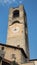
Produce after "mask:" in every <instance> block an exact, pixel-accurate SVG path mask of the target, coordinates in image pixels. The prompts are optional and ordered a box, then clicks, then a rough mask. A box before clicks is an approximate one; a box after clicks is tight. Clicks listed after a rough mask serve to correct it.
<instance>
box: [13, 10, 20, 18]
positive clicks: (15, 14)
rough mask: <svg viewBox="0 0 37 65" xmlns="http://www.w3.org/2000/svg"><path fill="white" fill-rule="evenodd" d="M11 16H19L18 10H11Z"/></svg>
mask: <svg viewBox="0 0 37 65" xmlns="http://www.w3.org/2000/svg"><path fill="white" fill-rule="evenodd" d="M13 17H14V18H15V17H19V10H15V11H14V12H13Z"/></svg>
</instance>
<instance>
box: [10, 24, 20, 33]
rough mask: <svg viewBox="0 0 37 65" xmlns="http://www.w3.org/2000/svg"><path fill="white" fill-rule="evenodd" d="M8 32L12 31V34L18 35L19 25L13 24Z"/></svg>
mask: <svg viewBox="0 0 37 65" xmlns="http://www.w3.org/2000/svg"><path fill="white" fill-rule="evenodd" d="M10 30H11V31H12V33H18V32H19V31H20V27H19V24H17V23H16V24H13V25H11V26H10Z"/></svg>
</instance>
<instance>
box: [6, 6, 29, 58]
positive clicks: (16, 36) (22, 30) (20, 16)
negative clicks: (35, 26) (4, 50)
mask: <svg viewBox="0 0 37 65" xmlns="http://www.w3.org/2000/svg"><path fill="white" fill-rule="evenodd" d="M6 44H7V45H10V46H15V47H17V48H22V49H23V50H24V52H25V53H26V55H27V57H28V58H29V47H28V31H27V21H26V12H25V10H24V7H23V5H20V6H19V7H18V8H10V10H9V21H8V34H7V43H6Z"/></svg>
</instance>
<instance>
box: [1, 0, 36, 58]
mask: <svg viewBox="0 0 37 65" xmlns="http://www.w3.org/2000/svg"><path fill="white" fill-rule="evenodd" d="M20 4H23V5H24V8H25V10H26V13H27V24H28V37H29V49H30V59H37V0H0V43H3V44H6V38H7V28H8V14H9V8H10V7H17V6H19V5H20Z"/></svg>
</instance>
